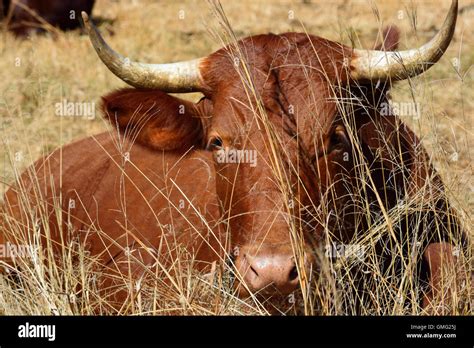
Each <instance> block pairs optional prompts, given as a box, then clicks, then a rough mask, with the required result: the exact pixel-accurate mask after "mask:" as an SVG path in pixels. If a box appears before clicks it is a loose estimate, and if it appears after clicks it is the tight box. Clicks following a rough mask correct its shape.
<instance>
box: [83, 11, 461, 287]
mask: <svg viewBox="0 0 474 348" xmlns="http://www.w3.org/2000/svg"><path fill="white" fill-rule="evenodd" d="M83 17H84V20H85V24H86V28H87V30H88V32H89V35H90V37H91V40H92V42H93V44H94V46H95V48H96V50H97V52H98V54H99V56H100V57H101V59H102V60H103V62H104V63H105V64H106V65H107V66H108V67H109V69H111V70H112V71H113V72H114V73H115V74H116V75H118V76H119V77H120V78H122V79H123V80H125V81H127V82H128V83H129V84H131V85H133V86H135V87H139V88H141V87H144V88H147V89H146V90H144V89H137V90H132V89H128V90H123V91H118V92H115V93H113V94H111V95H109V96H107V97H105V98H104V109H105V112H106V114H107V115H108V116H109V118H111V120H113V121H114V122H115V123H117V124H118V126H119V128H121V129H122V130H125V129H128V130H130V129H134V130H136V131H135V132H134V133H133V134H134V138H135V139H136V140H137V141H138V142H140V143H142V144H143V145H146V146H149V147H152V148H155V149H158V150H169V151H176V150H180V151H189V150H190V149H192V150H193V151H194V150H202V151H209V152H212V154H213V157H214V162H215V171H216V177H217V182H218V183H217V187H216V189H217V192H218V195H219V197H220V200H221V203H222V214H223V221H224V223H225V224H227V227H228V231H229V232H230V235H231V238H230V239H231V245H230V253H231V258H232V259H233V261H234V265H235V266H236V269H237V271H238V273H240V276H241V277H239V279H240V283H239V285H238V286H237V288H238V290H239V293H240V294H241V295H245V294H247V293H248V290H250V291H251V292H262V293H265V292H267V290H270V291H272V290H273V292H274V290H275V289H276V290H278V292H280V293H283V294H285V293H288V292H291V291H293V290H294V289H295V288H296V287H297V286H298V284H299V282H300V280H299V279H300V278H301V275H303V274H306V275H307V272H308V271H309V269H310V268H311V266H312V265H313V264H314V259H315V257H314V251H315V250H316V249H317V248H318V246H320V245H321V240H322V239H323V238H324V236H325V235H327V233H330V234H331V235H332V236H334V237H336V238H338V239H341V240H343V239H344V238H350V235H351V234H352V233H353V232H354V229H355V227H354V226H355V224H354V223H355V220H356V219H358V218H357V214H356V213H355V210H354V209H355V208H354V207H355V206H357V204H353V203H354V202H353V200H352V197H353V194H354V192H358V193H359V194H360V192H366V191H370V190H364V189H363V188H361V186H360V185H359V184H358V183H357V180H355V171H354V168H355V167H356V163H354V162H355V160H353V157H354V156H353V154H354V153H359V154H362V151H364V153H363V154H362V155H363V156H365V157H367V158H368V159H369V162H370V163H369V164H370V166H372V165H374V166H375V168H381V171H382V172H383V171H384V170H385V169H387V168H388V169H389V170H390V166H391V165H392V163H393V161H392V158H383V157H384V153H383V151H379V153H382V155H381V156H380V154H376V153H375V152H372V150H383V146H382V144H385V145H390V143H391V142H392V140H393V139H395V140H396V142H394V143H393V144H392V145H394V147H397V146H398V148H399V150H400V146H401V145H403V146H405V145H406V144H405V143H407V142H408V141H409V140H410V139H408V138H409V136H402V137H397V136H394V134H399V132H398V128H399V127H398V126H399V125H397V122H396V120H395V119H394V118H393V117H385V118H384V117H381V116H380V114H379V112H378V104H379V103H381V102H382V101H383V100H384V99H385V89H384V86H385V83H384V82H382V83H380V81H387V80H390V79H404V78H408V77H410V76H415V75H417V74H419V73H421V72H423V71H424V70H426V69H427V68H428V67H429V66H430V64H431V63H432V62H435V61H437V60H438V59H439V58H440V55H439V52H443V51H444V50H445V49H446V47H447V44H449V41H450V40H451V37H452V34H453V28H454V24H455V20H456V6H455V4H454V5H453V6H452V8H451V11H450V15H449V16H448V19H447V21H446V22H445V23H444V28H442V30H441V31H440V33H439V34H438V36H437V37H436V39H435V40H432V41H430V43H429V46H430V47H428V46H426V47H424V49H423V52H424V55H421V54H419V52H418V51H416V52H415V51H411V50H409V51H401V52H397V53H396V54H391V52H382V51H365V50H353V49H350V48H348V47H346V46H343V45H340V44H338V43H334V42H331V41H327V40H324V39H321V38H318V37H312V36H308V35H306V34H283V35H262V36H257V37H251V38H247V39H244V40H241V41H239V42H238V43H237V44H235V45H230V46H229V47H227V48H225V49H222V50H220V51H218V52H216V53H214V54H212V55H210V56H208V57H206V58H203V59H200V60H193V61H188V62H182V63H174V64H168V65H159V64H158V65H147V64H139V63H135V62H130V60H128V59H125V58H124V57H122V56H120V55H118V54H117V53H116V52H114V51H112V50H111V49H110V47H108V46H107V45H106V44H105V42H104V41H103V39H102V38H101V37H100V34H99V33H98V32H97V30H96V29H95V28H94V27H93V26H92V24H91V23H90V22H89V21H88V19H87V16H84V15H83ZM400 61H403V63H404V64H400ZM426 62H430V64H428V63H426ZM376 81H378V82H377V83H375V82H376ZM372 82H374V83H372ZM380 86H381V87H382V88H380ZM185 91H201V92H203V94H204V98H203V99H202V100H201V101H200V102H199V103H197V104H193V103H189V102H186V101H184V100H181V99H178V98H176V97H172V96H170V95H167V94H166V93H164V92H185ZM348 104H349V107H347V105H348ZM367 104H368V105H367ZM349 126H350V127H349ZM402 143H403V144H402ZM355 145H357V146H355ZM401 151H402V152H403V153H408V152H409V151H408V150H406V149H405V148H401ZM377 156H378V157H380V158H377ZM379 162H380V163H382V165H379V164H377V163H379ZM383 163H385V164H383ZM370 169H371V168H369V170H370ZM389 177H395V176H389ZM382 178H383V176H382ZM382 180H383V179H382ZM379 184H381V185H384V184H385V182H383V181H382V182H380V183H378V182H373V181H372V182H371V186H372V187H373V188H374V190H376V189H377V185H379ZM197 189H199V188H197ZM367 194H370V192H369V193H367ZM380 202H381V201H380V199H379V203H380ZM382 203H383V202H382ZM299 276H300V278H299Z"/></svg>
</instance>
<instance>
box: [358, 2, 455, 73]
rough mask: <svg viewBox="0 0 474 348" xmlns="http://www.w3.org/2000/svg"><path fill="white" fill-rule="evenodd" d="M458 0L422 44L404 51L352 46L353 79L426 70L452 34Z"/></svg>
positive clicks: (437, 56) (444, 48)
mask: <svg viewBox="0 0 474 348" xmlns="http://www.w3.org/2000/svg"><path fill="white" fill-rule="evenodd" d="M457 14H458V1H457V0H453V1H452V3H451V8H450V9H449V13H448V16H447V17H446V19H445V21H444V23H443V25H442V26H441V29H440V30H439V32H438V33H437V34H436V36H435V37H433V38H432V39H431V40H430V41H429V42H428V43H426V44H425V45H423V46H421V47H419V48H415V49H411V50H406V51H398V52H386V51H374V50H359V49H354V51H353V56H352V59H351V71H350V75H351V77H352V78H353V79H355V80H370V81H374V80H387V79H392V80H404V79H407V78H409V77H414V76H416V75H419V74H421V73H423V72H424V71H426V70H428V69H429V68H430V67H431V66H432V65H434V64H435V63H436V62H437V61H438V60H439V59H440V58H441V56H442V55H443V53H444V52H445V51H446V49H447V48H448V46H449V43H450V42H451V39H452V38H453V34H454V29H455V27H456V18H457Z"/></svg>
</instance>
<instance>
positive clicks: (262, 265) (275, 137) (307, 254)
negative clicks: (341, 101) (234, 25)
mask: <svg viewBox="0 0 474 348" xmlns="http://www.w3.org/2000/svg"><path fill="white" fill-rule="evenodd" d="M315 47H316V49H315ZM239 52H242V56H239V55H235V54H234V55H232V54H229V51H227V50H222V51H219V52H217V53H215V54H214V55H212V56H211V57H210V60H209V61H210V63H209V66H208V67H204V69H203V71H204V72H203V77H204V79H205V80H206V81H210V89H211V90H212V93H211V94H210V95H209V97H208V99H209V101H210V103H211V104H212V116H211V117H210V118H209V120H208V122H207V124H206V148H207V149H208V150H209V151H213V152H214V157H215V168H216V171H217V173H218V178H219V179H220V180H219V184H218V192H219V195H220V197H221V199H222V201H223V203H224V204H223V206H224V214H225V216H226V217H227V218H228V220H227V221H228V224H229V228H230V231H231V240H232V243H231V244H232V250H231V253H232V256H233V259H234V261H235V265H236V267H237V269H238V270H239V272H240V274H241V275H242V276H243V278H244V279H245V283H246V285H247V286H248V288H249V289H250V290H251V291H253V292H255V291H261V290H262V289H265V288H267V289H266V290H269V291H271V292H275V288H276V289H277V290H278V291H279V292H280V293H287V292H289V291H292V290H294V288H295V287H296V286H297V285H298V284H299V281H298V273H299V272H300V273H301V272H302V271H303V269H304V271H305V272H306V273H308V272H309V268H311V264H312V261H313V259H314V255H313V254H314V249H315V246H316V247H317V246H318V244H320V239H321V238H322V237H323V232H324V229H325V226H324V224H323V222H324V223H326V222H327V221H326V219H325V218H323V215H326V216H327V215H328V214H327V211H325V210H326V209H322V206H324V207H334V208H335V207H336V206H337V205H338V204H339V203H340V202H339V201H338V200H337V199H336V200H335V198H337V197H344V196H347V194H348V192H347V188H348V185H347V182H346V184H344V181H345V180H344V179H345V178H344V177H345V176H348V174H349V172H348V168H349V167H350V158H349V157H348V158H347V160H346V161H343V157H344V154H346V155H347V154H350V153H352V152H351V144H350V141H349V136H348V134H346V128H345V126H344V124H343V122H342V119H341V118H340V117H338V108H337V105H336V102H334V100H335V99H334V95H335V94H334V93H335V90H334V87H335V86H336V85H337V81H338V80H339V79H340V77H341V72H342V65H343V62H344V55H345V52H344V49H343V47H342V46H341V45H338V44H335V43H331V42H328V41H325V40H321V39H318V38H314V37H308V36H307V35H304V34H287V35H278V36H276V35H263V36H258V37H252V38H249V39H246V40H243V41H242V42H240V43H239ZM244 52H245V53H244ZM246 74H247V75H246ZM239 156H240V157H239ZM236 158H240V159H241V160H240V161H236V160H235V159H236ZM235 162H238V163H235ZM328 188H331V189H330V190H328ZM329 209H330V210H333V209H332V208H329ZM301 237H303V238H301ZM296 244H298V245H296ZM295 250H298V252H297V253H295ZM239 290H240V291H241V292H242V293H243V294H245V293H246V292H247V289H246V288H245V287H244V286H240V287H239ZM264 292H265V291H264Z"/></svg>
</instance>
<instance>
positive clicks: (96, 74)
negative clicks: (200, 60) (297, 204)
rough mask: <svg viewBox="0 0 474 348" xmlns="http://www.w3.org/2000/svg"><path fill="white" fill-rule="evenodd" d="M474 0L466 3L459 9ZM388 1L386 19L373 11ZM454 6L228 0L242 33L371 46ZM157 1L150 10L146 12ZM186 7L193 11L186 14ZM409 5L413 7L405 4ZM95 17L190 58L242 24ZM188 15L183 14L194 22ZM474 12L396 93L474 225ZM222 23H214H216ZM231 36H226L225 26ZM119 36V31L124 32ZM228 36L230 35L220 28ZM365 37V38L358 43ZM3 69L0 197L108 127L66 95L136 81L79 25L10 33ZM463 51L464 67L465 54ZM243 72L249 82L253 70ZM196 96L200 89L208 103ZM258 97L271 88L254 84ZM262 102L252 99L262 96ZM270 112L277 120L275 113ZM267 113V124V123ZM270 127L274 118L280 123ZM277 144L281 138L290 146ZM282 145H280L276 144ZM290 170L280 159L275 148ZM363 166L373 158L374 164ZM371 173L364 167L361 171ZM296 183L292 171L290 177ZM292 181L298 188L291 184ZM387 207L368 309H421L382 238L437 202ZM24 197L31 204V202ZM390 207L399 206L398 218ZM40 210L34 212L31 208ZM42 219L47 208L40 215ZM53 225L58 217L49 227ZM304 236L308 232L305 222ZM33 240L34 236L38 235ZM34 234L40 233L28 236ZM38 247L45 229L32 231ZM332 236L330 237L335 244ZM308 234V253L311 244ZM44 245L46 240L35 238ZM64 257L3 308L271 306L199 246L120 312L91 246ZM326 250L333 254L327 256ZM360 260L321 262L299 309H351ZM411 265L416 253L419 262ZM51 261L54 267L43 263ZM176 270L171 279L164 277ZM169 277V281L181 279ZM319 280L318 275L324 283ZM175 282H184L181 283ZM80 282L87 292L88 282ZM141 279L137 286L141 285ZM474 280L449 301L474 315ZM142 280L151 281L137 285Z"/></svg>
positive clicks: (87, 94)
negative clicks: (200, 270)
mask: <svg viewBox="0 0 474 348" xmlns="http://www.w3.org/2000/svg"><path fill="white" fill-rule="evenodd" d="M467 5H469V2H468V1H461V4H460V6H461V7H464V6H467ZM375 6H376V8H377V10H378V18H379V19H377V16H376V15H375V13H374V11H373V9H374V8H375ZM448 7H449V4H448V3H447V2H446V3H445V4H443V5H440V4H439V3H438V2H435V1H427V2H418V1H417V2H416V13H417V21H416V30H414V28H413V26H412V24H411V19H412V18H411V16H412V14H413V4H412V3H411V2H408V1H406V2H403V3H400V2H398V1H387V2H381V1H379V2H375V3H371V2H366V1H332V2H331V3H330V4H327V2H316V1H314V2H309V3H308V4H306V3H304V2H301V1H298V2H285V1H278V2H277V1H273V2H263V1H262V2H251V1H248V2H231V1H223V8H224V10H225V13H226V15H227V17H228V19H229V21H230V23H231V25H232V30H233V33H235V35H236V36H237V38H241V37H245V36H249V35H252V34H259V33H267V32H273V33H281V32H286V31H303V28H302V26H301V25H302V24H303V26H304V28H305V29H306V30H307V31H308V32H309V33H312V34H316V35H319V36H322V37H325V38H328V39H332V40H335V41H341V42H344V43H347V44H349V43H350V42H351V38H356V45H357V46H359V47H372V46H373V43H374V39H375V38H376V37H377V35H378V33H379V31H380V28H381V26H383V25H384V24H385V23H387V24H396V25H397V26H399V27H400V29H401V32H402V40H401V41H402V42H401V48H404V47H409V46H415V45H419V44H420V43H423V42H425V41H427V39H429V38H430V37H431V36H432V35H433V34H434V33H435V32H436V29H438V28H439V26H440V24H441V23H440V19H441V18H444V16H445V13H446V10H447V8H448ZM144 8H146V10H145V9H144ZM180 11H183V12H180ZM400 11H401V12H400ZM94 15H95V16H96V17H101V18H103V19H105V21H104V23H103V24H102V25H101V26H100V29H101V30H102V31H103V32H104V33H106V35H107V33H108V34H109V35H107V40H108V42H109V43H110V45H111V46H112V47H113V48H115V49H117V50H118V51H119V52H123V53H124V54H127V55H129V56H130V57H133V58H136V59H139V60H142V61H149V62H165V61H172V60H184V59H190V58H195V57H198V56H204V55H207V54H208V53H210V52H212V51H214V50H216V49H218V48H220V47H221V45H222V42H221V41H225V42H228V41H232V40H231V38H230V39H229V34H230V32H229V30H228V29H227V30H222V27H221V26H219V24H218V23H217V22H218V21H216V18H215V16H214V15H213V14H212V11H210V10H209V6H207V5H206V4H204V3H202V2H197V1H196V2H183V3H175V2H173V1H163V2H161V1H159V2H158V1H145V0H139V1H120V2H116V1H111V0H109V1H107V0H99V1H98V4H97V7H96V8H95V11H94ZM183 15H184V19H181V18H182V17H183ZM472 18H473V16H472V10H471V11H466V12H465V13H464V14H463V15H460V16H459V18H458V25H457V29H456V34H455V39H454V40H453V42H452V43H451V46H450V47H449V49H448V51H447V52H446V54H445V55H444V56H443V58H442V59H441V61H440V63H439V64H437V65H436V66H435V67H433V68H432V69H431V70H429V71H428V72H427V73H426V74H424V75H422V76H421V77H419V78H416V79H413V80H411V81H410V82H408V81H405V82H401V83H398V84H397V85H396V86H394V88H393V89H392V93H391V94H392V97H393V100H394V101H401V102H410V101H415V102H417V103H419V104H420V105H421V110H422V112H421V117H420V118H418V119H413V118H405V119H403V120H404V121H405V122H407V123H408V124H409V125H410V126H411V127H412V129H413V130H414V131H415V133H417V134H418V135H419V136H420V137H421V138H422V142H423V144H424V145H425V147H426V148H427V150H428V152H429V154H430V156H431V158H432V159H433V162H434V165H435V167H436V168H437V170H438V171H439V172H440V174H441V176H442V178H443V180H444V182H445V184H446V187H447V191H448V195H449V198H450V199H451V202H452V204H453V205H454V206H455V207H456V208H457V210H458V211H459V214H460V216H461V220H462V221H463V224H464V225H465V227H466V229H467V230H468V231H470V232H469V233H470V234H471V235H472V231H471V225H472V217H471V216H472V213H474V198H473V195H472V190H473V187H474V183H473V182H472V164H471V163H472V156H473V154H474V153H473V150H472V149H471V146H470V145H471V144H470V141H472V127H471V120H472V113H473V110H474V88H473V87H474V86H473V83H474V82H473V74H474V69H471V67H472V65H473V64H474V49H473V48H474V46H473V44H474V42H473V40H474V23H472V21H473V19H472ZM209 31H211V32H212V33H213V34H214V35H213V34H210V33H209ZM216 33H217V34H218V35H217V37H216V35H215V34H216ZM111 34H113V35H111ZM219 38H220V39H219ZM358 39H360V40H361V42H358ZM0 40H1V41H0V51H1V52H2V59H1V60H0V69H1V71H2V76H3V79H2V80H1V81H0V91H1V94H0V121H1V122H2V123H1V128H0V139H1V140H2V141H3V142H4V144H5V146H3V147H2V148H1V149H0V156H2V157H1V158H0V159H2V160H3V161H2V164H1V166H2V167H1V180H0V181H1V182H0V194H2V195H3V192H4V191H5V190H6V188H7V184H8V183H11V182H13V181H14V179H15V176H16V175H17V174H18V173H21V171H22V170H24V169H25V168H26V167H27V166H28V165H30V164H31V163H32V162H33V161H34V160H35V159H37V158H39V157H41V156H42V155H44V154H47V153H48V152H50V151H51V150H53V149H54V148H56V147H58V146H60V145H62V144H65V143H69V142H71V141H72V140H74V139H78V138H82V137H84V136H86V135H91V134H96V133H98V132H100V131H103V130H104V129H106V127H107V126H106V124H105V123H104V122H103V121H102V120H101V117H100V115H99V113H98V112H96V115H97V116H96V117H95V118H94V119H91V120H88V119H85V118H77V117H76V118H65V117H58V116H55V104H56V103H58V102H61V100H63V99H67V100H68V101H74V102H96V103H97V102H98V98H99V96H101V95H103V94H106V93H107V92H109V91H111V90H112V89H114V88H117V87H120V86H123V83H122V82H121V81H120V80H118V79H117V78H116V77H115V76H113V75H112V74H111V73H110V72H109V71H108V70H107V69H106V68H105V67H104V66H103V65H102V64H100V63H99V60H98V59H97V56H96V54H95V52H93V50H92V49H91V47H90V43H89V41H88V38H87V37H86V36H79V33H78V32H77V31H76V32H68V33H60V34H59V36H58V37H56V38H55V39H54V40H53V39H52V38H50V37H47V36H46V37H45V36H41V37H34V38H32V39H31V40H28V41H19V40H15V39H14V38H13V37H12V36H11V35H10V34H6V33H1V38H0ZM454 58H457V59H458V63H459V64H458V65H457V67H455V66H453V62H454V61H453V59H454ZM242 79H244V80H245V79H246V77H245V74H243V76H242ZM198 97H199V96H198V95H197V94H191V95H188V96H187V98H190V99H192V100H196V99H197V98H198ZM252 98H254V99H255V100H254V101H257V102H258V96H256V95H254V96H253V97H252ZM249 102H250V101H249ZM256 113H257V114H258V116H259V117H260V118H261V119H262V120H264V119H265V115H264V112H262V110H260V109H259V110H257V111H256ZM264 124H265V122H264ZM268 133H269V134H268V135H269V136H273V135H272V134H271V129H269V130H268ZM277 145H278V144H276V145H275V146H276V147H277ZM277 152H278V151H274V153H277ZM274 163H275V171H276V172H278V158H274ZM362 171H363V169H362ZM361 176H363V173H362V172H361ZM281 185H282V187H283V188H284V186H285V180H284V178H281ZM282 191H283V192H285V189H282ZM404 203H405V204H403V205H402V206H399V207H397V209H398V210H397V209H394V210H393V211H390V212H388V213H387V216H386V217H385V219H381V220H379V221H375V222H374V223H373V226H372V227H371V229H370V231H369V232H368V233H367V235H365V236H364V238H363V240H355V241H353V242H354V244H363V245H365V246H367V247H368V249H367V250H366V253H367V259H368V260H369V261H367V263H366V265H365V266H366V267H367V268H371V269H372V270H373V271H374V274H375V275H374V278H373V279H374V284H370V287H371V288H372V289H373V291H372V292H371V293H370V294H369V295H368V296H369V299H368V300H367V301H368V303H370V305H368V306H367V308H366V309H365V310H364V311H363V313H364V314H420V313H424V312H423V311H422V310H421V308H419V307H417V306H411V307H408V308H406V307H405V306H404V304H405V303H406V302H411V303H412V304H413V303H414V302H416V301H415V300H414V299H413V294H414V292H413V288H412V285H413V284H411V283H410V281H407V282H402V285H401V286H399V287H397V288H393V284H394V283H395V281H394V280H393V279H391V280H389V279H388V278H387V275H382V274H377V272H376V270H377V269H376V267H374V265H376V264H377V260H376V257H375V255H376V253H375V250H374V245H375V243H374V240H376V239H377V238H378V236H379V235H380V234H381V233H383V231H386V230H387V221H396V220H397V218H399V216H401V215H403V213H404V212H406V211H408V210H411V209H412V210H424V209H425V210H426V209H427V210H429V209H433V208H432V207H429V206H426V205H425V204H424V203H423V202H420V201H419V200H418V201H417V200H416V199H414V200H413V201H412V202H404ZM24 204H28V203H27V200H26V199H25V202H24ZM388 215H389V216H388ZM32 216H33V214H32ZM37 217H39V218H40V219H41V218H43V219H44V218H45V217H44V216H42V215H41V213H40V212H39V213H37V214H36V215H35V216H34V218H33V217H32V221H35V220H36V218H37ZM9 224H10V226H11V229H10V230H11V231H12V233H17V234H20V233H21V231H23V230H24V229H23V227H22V226H18V225H17V224H15V221H9ZM43 225H47V224H43ZM293 232H294V240H295V241H297V239H298V238H297V237H298V229H297V228H295V229H294V231H293ZM25 239H26V237H25ZM27 240H28V239H27ZM28 242H29V243H30V244H31V245H33V246H35V245H36V246H37V245H38V240H28ZM328 242H330V241H328ZM297 245H298V244H297V242H296V243H295V252H296V253H297V254H298V249H297ZM36 250H37V251H39V250H41V248H36ZM66 250H67V252H65V254H64V256H63V258H62V260H61V262H60V263H57V262H51V261H52V255H51V254H50V253H48V251H47V250H46V251H45V252H37V253H35V255H37V259H34V260H30V261H27V264H24V265H22V266H23V267H22V269H23V270H24V273H23V274H21V275H20V277H18V278H12V277H1V278H0V312H3V313H5V314H91V313H97V312H100V313H117V314H169V313H173V314H265V313H268V312H267V310H266V309H265V308H264V306H262V304H260V303H259V302H258V300H256V299H250V300H248V301H242V300H239V299H238V298H236V297H235V296H233V294H232V293H231V292H230V291H229V290H228V288H227V287H226V285H227V282H228V279H227V277H228V275H227V274H226V272H223V273H222V272H220V270H219V268H217V269H216V271H215V272H214V273H213V274H212V277H210V276H209V275H207V276H203V275H199V274H196V272H195V271H193V268H192V263H193V260H192V256H189V255H187V256H186V257H183V259H184V261H183V262H182V263H180V264H179V267H178V266H175V267H178V268H177V269H176V270H175V271H176V272H171V273H172V274H173V275H171V273H168V274H166V272H165V273H163V272H164V271H165V270H159V268H158V271H157V272H158V273H159V274H155V277H154V278H153V279H154V280H152V281H145V282H144V283H143V285H137V284H126V282H124V285H125V286H126V287H128V288H129V289H130V293H138V296H132V298H130V300H129V301H127V303H125V305H124V306H123V307H122V308H120V309H118V310H117V309H115V308H111V307H109V306H108V305H107V303H106V301H104V299H103V298H101V296H100V295H98V293H97V291H96V289H95V282H94V278H95V277H97V276H100V275H98V274H97V271H96V269H97V267H96V265H95V260H93V259H90V258H89V257H87V253H84V251H83V250H82V249H81V246H80V245H79V244H77V243H76V244H74V243H73V244H71V245H68V246H67V248H66ZM324 261H326V264H325V263H324ZM354 262H355V261H354V260H352V261H350V260H341V261H339V262H336V263H334V264H329V263H327V259H326V260H324V259H323V260H322V263H323V265H322V266H321V272H322V274H324V275H325V276H322V277H318V281H317V282H320V283H322V284H317V282H315V281H313V280H312V279H310V281H309V282H308V283H307V284H302V285H304V287H303V288H304V289H305V290H304V291H303V292H302V295H301V297H302V299H299V298H298V299H296V300H295V301H294V303H295V305H293V303H292V305H291V306H289V307H291V308H288V309H287V308H284V309H282V310H283V311H285V312H287V311H288V313H294V312H298V313H306V314H344V313H346V314H351V313H354V311H355V308H354V302H355V301H354V299H353V298H351V295H349V292H347V291H345V289H344V288H342V289H341V284H346V286H347V284H349V287H350V286H351V284H353V283H354V279H352V278H351V277H352V275H351V274H350V272H349V271H348V270H349V269H351V267H353V266H357V265H356V264H355V263H354ZM408 263H409V262H408ZM464 263H465V265H466V272H469V271H470V270H471V264H472V256H471V255H466V258H465V259H464ZM42 264H46V265H48V266H45V267H42V266H39V265H42ZM413 267H414V266H413V265H411V264H408V265H407V267H406V269H405V271H404V272H405V273H404V274H402V275H399V277H401V278H404V277H405V278H406V279H410V278H411V277H410V275H411V274H413V272H414V268H413ZM163 278H172V280H171V281H167V282H163V281H161V280H160V279H163ZM168 280H169V279H168ZM315 283H316V284H315ZM170 284H171V285H170ZM445 284H446V285H445V288H446V289H448V288H454V285H453V274H452V273H451V274H447V275H446V277H445ZM79 285H80V286H81V291H80V293H81V296H76V295H77V294H78V286H79ZM137 286H138V287H137ZM471 288H472V287H471V284H470V283H468V284H466V286H465V287H464V289H456V291H455V296H454V297H455V298H454V300H453V302H452V303H449V304H444V303H443V299H440V301H439V302H438V304H441V307H440V308H438V310H437V311H436V312H437V313H440V314H441V313H444V314H450V313H453V314H470V312H469V311H470V308H472V307H469V301H470V299H471V298H472V295H473V294H472V290H471ZM134 289H140V291H136V290H134Z"/></svg>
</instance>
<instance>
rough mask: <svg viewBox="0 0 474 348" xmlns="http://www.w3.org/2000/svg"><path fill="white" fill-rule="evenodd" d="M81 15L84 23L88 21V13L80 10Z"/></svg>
mask: <svg viewBox="0 0 474 348" xmlns="http://www.w3.org/2000/svg"><path fill="white" fill-rule="evenodd" d="M81 16H82V20H83V21H84V23H87V22H89V15H88V14H87V13H86V12H85V11H82V12H81Z"/></svg>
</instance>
